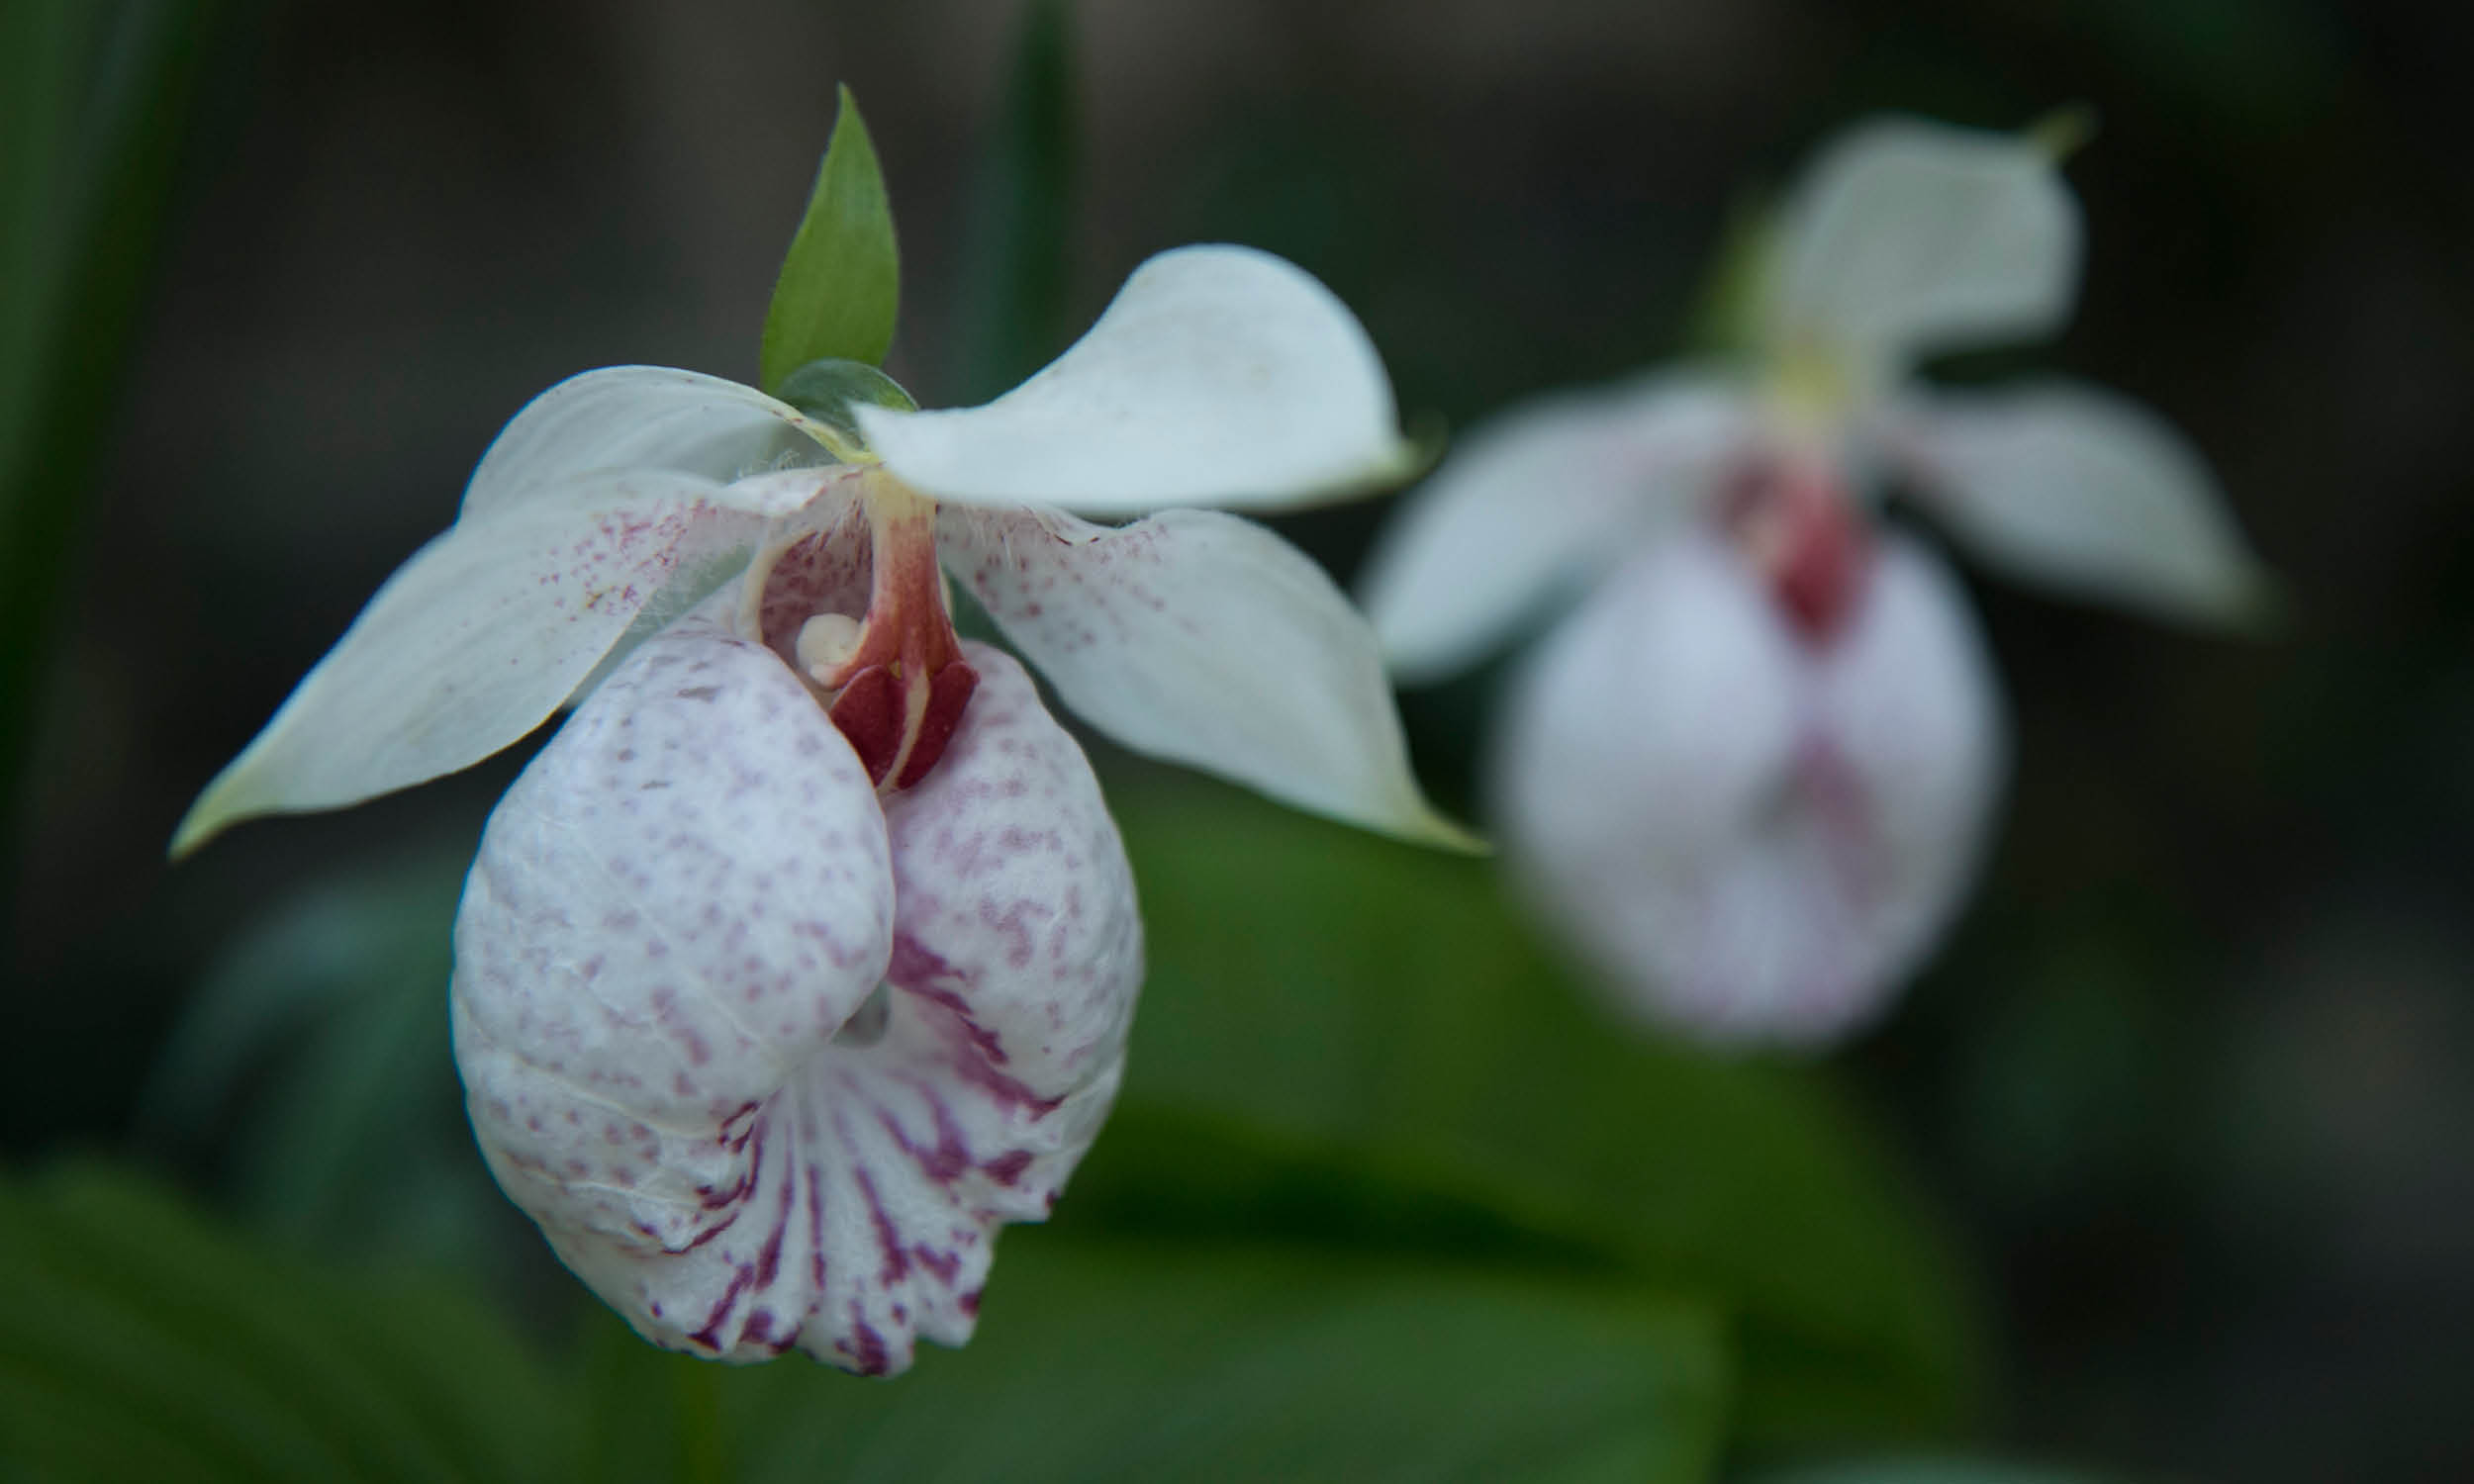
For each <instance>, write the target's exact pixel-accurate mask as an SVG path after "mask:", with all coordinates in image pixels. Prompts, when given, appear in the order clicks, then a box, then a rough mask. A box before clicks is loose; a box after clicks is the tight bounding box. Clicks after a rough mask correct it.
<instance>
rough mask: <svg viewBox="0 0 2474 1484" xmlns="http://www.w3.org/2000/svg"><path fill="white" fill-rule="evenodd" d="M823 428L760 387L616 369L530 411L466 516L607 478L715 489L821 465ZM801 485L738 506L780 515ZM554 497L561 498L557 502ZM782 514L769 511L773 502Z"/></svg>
mask: <svg viewBox="0 0 2474 1484" xmlns="http://www.w3.org/2000/svg"><path fill="white" fill-rule="evenodd" d="M821 437H822V431H821V429H819V428H817V426H816V424H815V423H814V422H812V421H811V420H810V419H809V418H808V417H806V416H805V415H803V414H801V413H800V412H799V411H798V410H797V409H795V408H792V407H791V406H789V405H788V404H786V403H782V402H777V401H775V400H774V399H773V398H770V397H767V396H766V395H765V394H764V393H762V392H759V391H757V390H756V389H755V388H753V387H743V386H740V385H739V384H738V383H737V382H734V381H724V380H722V379H721V378H720V377H717V376H706V375H704V374H702V373H701V372H696V371H677V370H673V369H671V368H670V367H667V366H607V367H604V368H603V369H601V370H598V371H587V372H585V373H583V374H582V375H580V376H571V377H569V378H567V379H566V380H565V381H562V382H560V383H559V384H558V385H556V386H554V387H552V388H550V389H549V390H548V391H546V392H543V393H542V394H541V395H540V396H538V397H535V398H533V399H532V401H530V402H529V403H526V404H525V405H524V408H523V411H522V412H520V413H518V414H517V415H516V416H515V418H514V419H513V420H511V421H510V422H509V423H508V424H507V426H506V427H505V428H503V429H502V430H501V431H500V432H499V435H498V438H497V439H496V440H495V441H494V442H492V443H491V444H490V448H489V451H488V452H487V453H485V454H483V455H482V456H481V464H480V467H478V468H476V469H474V470H473V474H472V483H471V484H469V485H468V486H466V487H465V489H464V505H463V511H462V514H461V516H460V518H462V519H465V520H470V519H473V518H475V517H477V516H480V515H485V514H489V513H491V512H493V511H495V510H499V509H500V508H502V507H505V506H510V505H516V504H520V503H522V502H523V500H525V499H526V498H527V497H531V496H538V495H541V494H543V493H545V492H555V491H557V490H559V489H561V488H564V487H566V486H569V485H571V484H573V483H574V482H575V481H576V480H577V479H578V478H579V477H580V476H583V475H587V474H592V473H596V472H602V471H611V470H620V471H633V470H648V469H660V470H668V471H670V472H672V473H675V474H689V475H695V476H697V477H699V478H701V479H705V480H710V481H712V482H713V483H714V484H716V485H728V484H733V483H734V482H737V481H740V480H743V479H746V478H747V476H750V475H755V474H762V473H766V472H768V471H774V470H782V469H786V468H790V467H794V466H806V465H813V464H818V463H821V462H823V461H824V459H825V456H826V455H825V452H824V447H823V444H822V443H821V442H820V441H819V440H820V438H821ZM796 488H797V486H796V484H792V485H789V486H769V485H767V484H766V483H764V482H761V481H758V482H751V483H749V484H747V485H745V486H744V487H743V488H742V489H741V491H740V492H739V493H740V496H741V497H742V498H743V499H744V500H745V501H746V503H745V504H744V505H741V506H739V507H736V508H738V509H746V510H751V511H752V512H753V513H756V514H763V515H779V514H783V513H786V512H787V511H788V510H792V509H796V508H797V507H796V503H794V504H792V505H788V506H782V505H780V504H779V500H780V498H784V492H785V491H786V490H793V491H795V490H796ZM553 498H554V496H553ZM769 503H770V505H771V506H772V507H778V508H768V505H769Z"/></svg>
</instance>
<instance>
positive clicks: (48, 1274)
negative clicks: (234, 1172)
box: [0, 1169, 1727, 1484]
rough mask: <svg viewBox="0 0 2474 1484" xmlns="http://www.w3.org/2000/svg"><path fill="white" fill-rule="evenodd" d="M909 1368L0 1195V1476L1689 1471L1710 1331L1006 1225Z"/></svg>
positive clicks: (130, 1201) (1553, 1291)
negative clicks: (341, 1274)
mask: <svg viewBox="0 0 2474 1484" xmlns="http://www.w3.org/2000/svg"><path fill="white" fill-rule="evenodd" d="M1003 1269H1004V1277H1003V1278H1002V1279H1001V1281H1000V1284H999V1287H997V1288H993V1289H992V1290H991V1293H990V1299H989V1308H988V1311H987V1313H986V1315H985V1316H984V1318H983V1321H982V1325H981V1333H980V1336H979V1338H978V1339H977V1340H976V1341H974V1343H973V1344H972V1345H970V1346H969V1347H968V1348H967V1349H965V1350H962V1351H960V1352H956V1353H947V1352H941V1351H931V1352H929V1353H926V1354H923V1355H922V1356H921V1357H920V1363H919V1366H918V1368H917V1369H916V1370H915V1371H914V1372H913V1373H912V1374H911V1375H910V1376H908V1377H906V1378H904V1379H903V1380H901V1381H900V1382H897V1383H893V1384H885V1383H879V1382H870V1381H862V1380H859V1379H856V1378H853V1377H850V1376H846V1375H843V1374H841V1373H839V1372H837V1371H831V1370H828V1369H825V1368H823V1367H820V1366H817V1365H814V1364H811V1363H809V1362H808V1361H806V1360H804V1359H801V1358H798V1357H792V1358H789V1359H786V1360H784V1361H783V1362H781V1363H778V1364H775V1365H771V1366H763V1367H755V1368H750V1369H743V1370H734V1369H730V1368H727V1367H721V1366H715V1365H713V1364H711V1363H710V1362H705V1361H697V1360H690V1359H686V1358H683V1357H679V1356H674V1355H668V1354H665V1353H663V1352H660V1351H657V1350H655V1349H653V1348H651V1347H650V1346H648V1345H644V1344H642V1343H641V1342H640V1341H637V1340H636V1339H634V1338H633V1337H632V1336H631V1335H628V1334H626V1333H625V1332H624V1331H623V1329H621V1328H620V1327H619V1325H618V1322H617V1320H615V1319H614V1318H611V1317H610V1316H608V1315H607V1314H597V1317H596V1323H595V1333H594V1336H593V1339H592V1341H591V1342H590V1343H589V1344H588V1345H587V1346H586V1350H585V1353H584V1354H583V1356H582V1357H581V1359H580V1364H578V1365H577V1366H575V1367H574V1368H573V1370H572V1371H570V1372H568V1373H567V1374H565V1375H563V1376H562V1375H561V1374H559V1373H557V1372H556V1371H554V1370H552V1369H550V1368H545V1367H544V1366H543V1365H542V1364H541V1363H540V1362H539V1361H538V1360H537V1359H536V1358H535V1357H533V1356H531V1355H528V1354H527V1353H526V1352H525V1351H524V1349H523V1347H522V1346H521V1345H518V1344H517V1343H516V1342H515V1341H514V1340H512V1339H511V1338H509V1337H508V1336H507V1335H506V1334H505V1333H504V1331H503V1329H502V1327H501V1326H500V1325H499V1324H498V1323H497V1322H496V1320H495V1318H494V1317H493V1316H491V1315H490V1314H488V1313H487V1312H486V1311H484V1310H482V1309H480V1308H478V1307H477V1306H475V1305H474V1304H473V1303H472V1302H471V1301H470V1300H469V1299H468V1298H465V1297H464V1296H462V1295H461V1294H459V1293H458V1292H456V1291H454V1290H453V1289H451V1288H447V1287H443V1286H415V1285H410V1284H403V1283H385V1282H375V1281H370V1280H367V1279H363V1280H360V1281H357V1282H347V1281H345V1280H343V1279H340V1278H337V1277H334V1276H332V1275H327V1274H322V1273H318V1272H315V1271H311V1270H309V1269H308V1268H307V1267H306V1265H305V1264H303V1263H300V1262H298V1261H295V1260H290V1259H288V1258H286V1257H285V1256H283V1255H282V1254H281V1253H279V1252H271V1251H268V1250H264V1249H259V1248H251V1247H249V1246H246V1245H244V1244H242V1243H240V1242H238V1241H236V1240H235V1239H234V1238H232V1237H231V1236H229V1235H227V1234H225V1233H223V1232H220V1231H218V1230H216V1229H214V1228H213V1227H212V1226H210V1225H208V1224H207V1223H204V1222H201V1221H199V1220H198V1219H196V1218H195V1217H193V1216H191V1215H189V1214H188V1213H187V1212H186V1211H184V1210H183V1209H182V1208H181V1206H180V1205H179V1203H178V1202H176V1201H173V1200H171V1199H169V1198H167V1197H166V1196H164V1195H163V1194H162V1193H160V1192H159V1191H156V1190H153V1189H151V1188H149V1187H147V1186H145V1185H143V1183H140V1182H137V1181H134V1180H132V1179H130V1178H129V1177H127V1176H122V1175H113V1174H108V1173H105V1172H102V1171H99V1170H92V1169H73V1170H70V1171H67V1172H65V1173H62V1174H58V1175H55V1176H53V1177H51V1178H49V1179H47V1180H44V1181H42V1182H40V1183H38V1184H36V1185H34V1186H32V1187H17V1188H11V1187H8V1186H5V1185H0V1470H10V1469H14V1470H18V1471H23V1472H25V1473H28V1474H32V1475H35V1476H39V1477H47V1476H48V1477H65V1478H80V1479H83V1478H143V1479H147V1480H150V1481H166V1484H178V1481H185V1480H192V1479H197V1480H212V1479H236V1480H292V1479H298V1480H327V1479H343V1478H348V1479H353V1480H357V1481H392V1480H447V1479H456V1480H494V1479H498V1480H532V1479H565V1478H575V1479H594V1480H607V1481H624V1480H647V1481H654V1480H679V1481H691V1484H701V1481H709V1480H712V1481H717V1480H739V1481H747V1484H760V1481H770V1480H782V1481H790V1480H797V1479H811V1478H818V1477H828V1476H829V1477H833V1478H837V1479H843V1480H871V1479H887V1480H893V1479H901V1480H1006V1481H1029V1484H1035V1481H1040V1480H1058V1481H1067V1480H1074V1481H1081V1480H1108V1479H1124V1480H1147V1479H1161V1478H1176V1479H1192V1480H1208V1479H1230V1480H1238V1479H1262V1478H1281V1479H1301V1480H1303V1479H1348V1480H1382V1479H1436V1478H1468V1479H1491V1478H1509V1477H1518V1478H1523V1479H1538V1480H1593V1481H1594V1480H1614V1479H1623V1480H1645V1481H1652V1484H1657V1481H1666V1480H1673V1481H1689V1480H1697V1479H1702V1478H1705V1477H1707V1476H1708V1472H1709V1469H1710V1467H1711V1466H1712V1463H1713V1461H1714V1459H1715V1457H1716V1454H1717V1451H1718V1447H1719V1442H1720V1436H1721V1434H1720V1427H1721V1422H1722V1419H1723V1416H1724V1400H1725V1389H1726V1375H1727V1365H1726V1354H1725V1346H1724V1342H1723V1334H1722V1326H1721V1324H1720V1323H1719V1321H1718V1319H1717V1317H1716V1316H1715V1314H1714V1313H1713V1312H1712V1311H1711V1310H1709V1309H1708V1308H1706V1307H1705V1306H1702V1305H1698V1304H1694V1303H1691V1302H1686V1301H1681V1300H1677V1299H1673V1298H1667V1297H1662V1296H1659V1295H1657V1294H1655V1293H1651V1292H1647V1291H1644V1290H1641V1289H1639V1288H1637V1287H1634V1286H1632V1285H1629V1284H1625V1283H1622V1282H1618V1281H1608V1280H1600V1281H1592V1282H1581V1281H1575V1280H1572V1279H1568V1278H1557V1277H1551V1276H1540V1275H1530V1274H1516V1273H1502V1272H1490V1271H1485V1270H1481V1269H1476V1268H1472V1267H1468V1266H1465V1265H1455V1264H1443V1263H1434V1262H1402V1261H1398V1260H1377V1259H1372V1258H1369V1257H1365V1256H1358V1257H1349V1256H1344V1255H1340V1254H1336V1253H1332V1252H1314V1251H1305V1250H1297V1249H1284V1248H1279V1247H1271V1246H1262V1245H1239V1246H1230V1245H1221V1244H1191V1245H1185V1246H1179V1247H1166V1246H1161V1245H1157V1244H1142V1245H1135V1244H1128V1243H1123V1242H1116V1243H1089V1242H1077V1241H1074V1240H1072V1239H1070V1238H1065V1237H1063V1236H1061V1235H1060V1234H1057V1233H1053V1232H1042V1233H1021V1234H1017V1235H1016V1236H1015V1237H1014V1238H1012V1239H1010V1240H1008V1242H1007V1244H1006V1252H1005V1253H1004V1256H1003Z"/></svg>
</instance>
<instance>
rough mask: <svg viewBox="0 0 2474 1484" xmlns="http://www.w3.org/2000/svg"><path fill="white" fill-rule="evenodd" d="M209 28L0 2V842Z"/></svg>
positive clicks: (136, 9)
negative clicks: (69, 555)
mask: <svg viewBox="0 0 2474 1484" xmlns="http://www.w3.org/2000/svg"><path fill="white" fill-rule="evenodd" d="M211 15H212V7H210V6H209V5H207V4H204V3H198V0H119V3H97V0H10V3H9V4H7V5H5V6H0V838H5V837H6V836H7V834H8V826H9V823H10V819H9V817H8V816H9V815H10V814H11V813H12V812H13V811H14V800H15V798H16V796H17V794H18V791H19V790H18V788H17V775H18V769H19V764H20V757H21V754H22V752H23V750H24V747H25V743H26V736H27V732H28V728H29V725H30V723H31V718H32V713H33V707H34V694H35V692H36V691H37V690H38V689H39V686H40V683H41V679H42V665H41V658H42V656H43V654H44V653H45V650H46V648H47V638H48V628H49V624H50V620H51V607H52V599H53V595H54V593H55V592H56V591H57V588H58V584H59V581H60V576H61V574H62V572H63V571H65V570H66V569H67V566H68V564H67V562H66V560H65V558H64V553H65V552H66V551H67V549H68V548H69V546H70V544H71V542H72V541H73V540H74V539H75V537H76V534H77V530H78V518H77V512H78V509H79V505H80V500H81V496H82V492H83V490H84V487H85V483H86V479H87V477H88V474H89V471H90V470H91V467H92V464H93V459H94V453H95V449H96V448H97V446H98V444H99V442H100V439H101V434H102V432H103V429H104V427H105V425H106V422H107V420H108V418H109V417H110V416H111V403H112V393H113V388H114V384H115V382H116V381H117V378H118V376H119V372H120V365H121V359H122V356H123V354H124V352H125V350H126V348H127V345H128V341H129V331H130V328H131V326H132V325H133V324H134V323H135V321H136V318H137V312H138V306H139V301H140V294H141V289H142V286H143V282H144V279H145V273H146V269H147V266H148V264H149V262H150V261H151V259H152V256H153V250H154V243H155V238H156V236H157V232H158V228H159V227H160V224H161V220H162V215H163V207H164V202H165V199H166V197H167V196H168V195H169V192H170V185H171V178H172V173H173V166H174V164H175V162H176V160H177V158H178V155H179V149H180V142H181V138H182V129H183V125H184V124H185V123H186V122H187V119H188V111H189V110H188V102H189V95H190V93H191V91H192V89H193V86H194V83H195V80H196V76H197V73H198V68H199V56H200V53H201V52H202V51H203V49H204V47H205V45H206V37H207V35H208V34H209V31H210V26H209V21H210V19H211Z"/></svg>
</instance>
